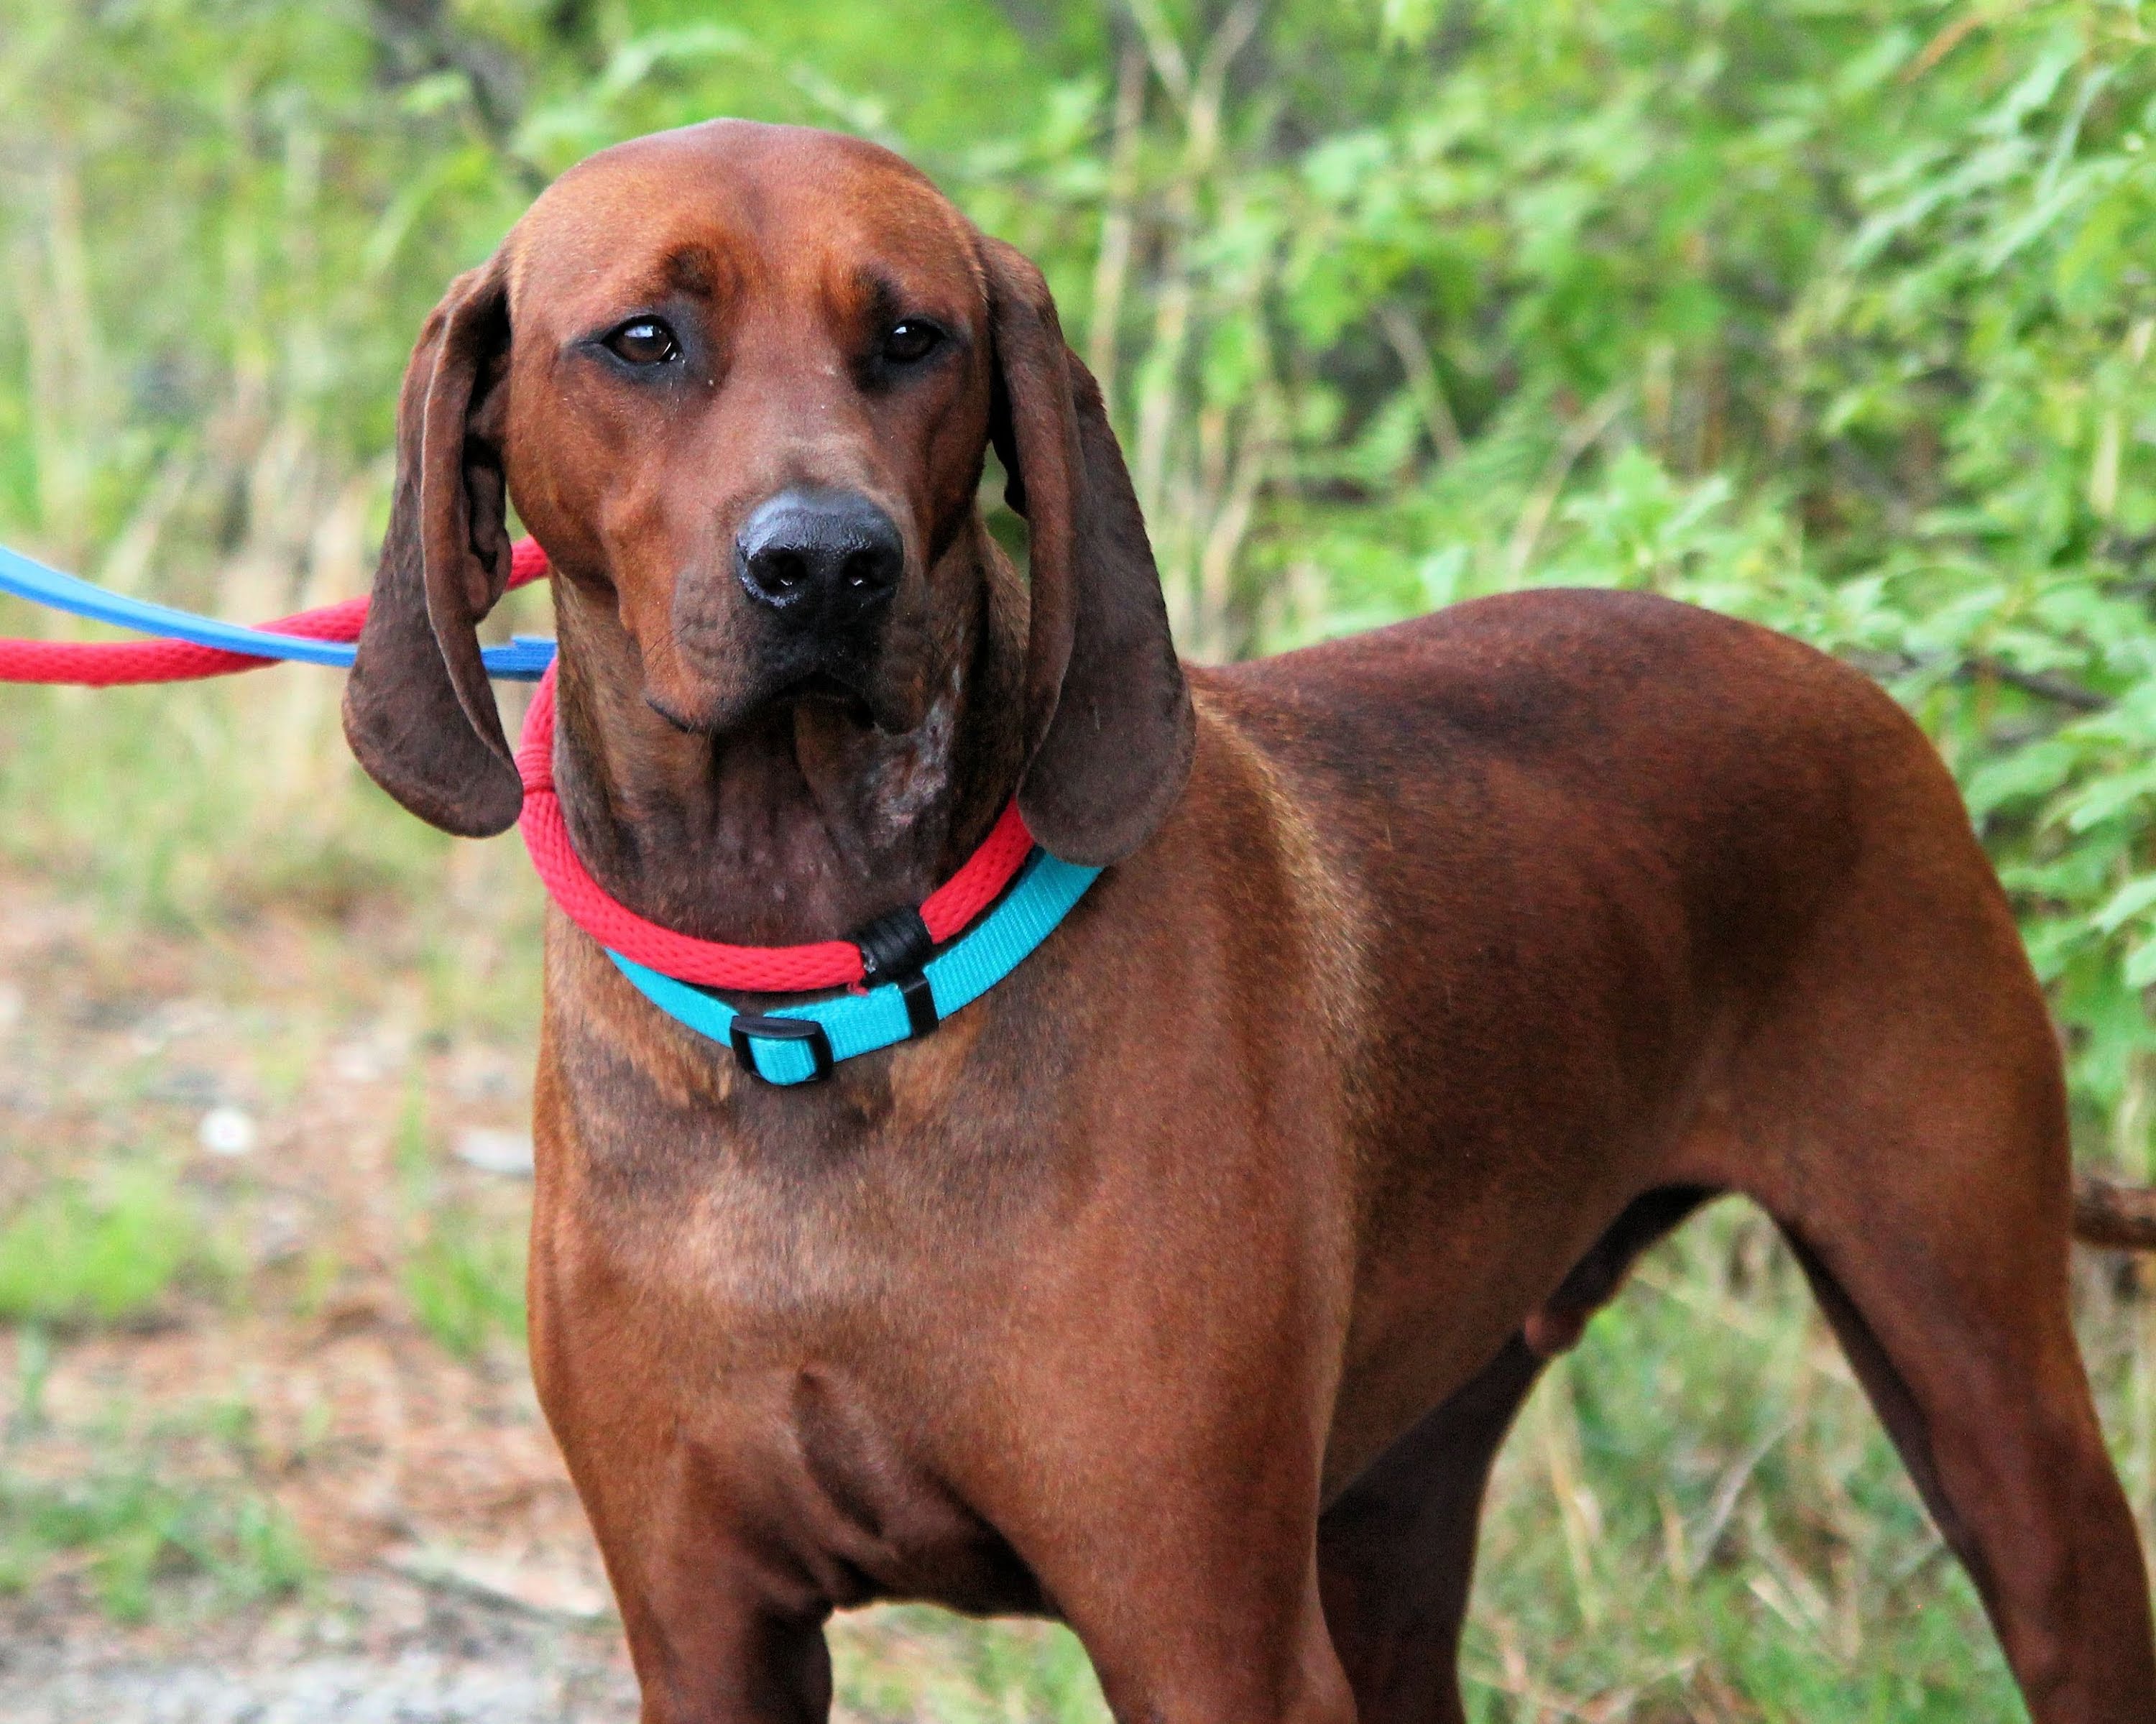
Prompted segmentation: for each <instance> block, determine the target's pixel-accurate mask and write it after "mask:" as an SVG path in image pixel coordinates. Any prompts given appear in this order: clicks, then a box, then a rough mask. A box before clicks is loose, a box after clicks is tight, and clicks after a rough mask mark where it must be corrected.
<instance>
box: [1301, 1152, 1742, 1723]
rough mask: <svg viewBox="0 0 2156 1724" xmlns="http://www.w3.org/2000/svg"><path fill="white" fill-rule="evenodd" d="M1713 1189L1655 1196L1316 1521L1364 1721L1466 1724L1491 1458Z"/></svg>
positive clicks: (1331, 1601)
mask: <svg viewBox="0 0 2156 1724" xmlns="http://www.w3.org/2000/svg"><path fill="white" fill-rule="evenodd" d="M1711 1194H1712V1193H1709V1192H1707V1191H1706V1190H1704V1189H1702V1188H1697V1187H1690V1186H1682V1187H1670V1188H1666V1189H1662V1190H1658V1191H1652V1192H1650V1193H1647V1194H1646V1195H1645V1196H1644V1197H1641V1198H1639V1199H1637V1200H1636V1201H1635V1202H1634V1203H1632V1204H1631V1205H1630V1207H1629V1208H1626V1209H1625V1212H1624V1213H1623V1214H1622V1215H1620V1217H1619V1218H1618V1219H1617V1220H1616V1221H1615V1223H1614V1224H1612V1225H1611V1227H1610V1228H1609V1231H1608V1232H1607V1233H1605V1234H1603V1236H1602V1238H1601V1239H1599V1240H1598V1241H1597V1242H1596V1244H1595V1246H1594V1249H1593V1250H1591V1251H1589V1253H1588V1254H1587V1255H1586V1256H1585V1257H1584V1258H1583V1259H1582V1260H1580V1261H1579V1263H1578V1265H1575V1266H1574V1268H1573V1270H1572V1272H1571V1273H1570V1274H1569V1275H1567V1276H1566V1277H1565V1279H1564V1283H1563V1285H1562V1286H1560V1287H1559V1288H1558V1290H1557V1292H1556V1293H1555V1294H1554V1295H1553V1296H1552V1297H1551V1298H1550V1299H1549V1301H1548V1302H1547V1303H1546V1304H1544V1305H1543V1307H1542V1308H1541V1309H1539V1310H1538V1311H1536V1312H1535V1313H1534V1315H1533V1316H1531V1317H1530V1318H1529V1319H1528V1321H1527V1325H1526V1327H1525V1329H1524V1330H1523V1331H1522V1333H1520V1334H1517V1335H1515V1336H1514V1337H1512V1339H1511V1340H1510V1341H1508V1342H1506V1343H1505V1345H1504V1347H1502V1348H1501V1350H1500V1351H1499V1352H1498V1354H1497V1356H1496V1358H1494V1359H1492V1360H1491V1362H1489V1363H1488V1364H1487V1365H1486V1366H1484V1367H1482V1369H1481V1372H1480V1373H1478V1374H1477V1375H1476V1377H1475V1378H1473V1379H1472V1380H1471V1382H1469V1383H1467V1384H1466V1386H1465V1387H1463V1388H1460V1389H1458V1390H1457V1391H1455V1393H1453V1395H1452V1396H1451V1398H1450V1399H1448V1400H1446V1401H1445V1403H1443V1404H1442V1405H1441V1406H1440V1407H1438V1408H1436V1409H1435V1411H1433V1412H1431V1413H1430V1414H1426V1415H1425V1416H1424V1418H1423V1419H1422V1420H1421V1421H1420V1422H1419V1424H1416V1425H1415V1426H1414V1428H1413V1429H1410V1430H1409V1432H1408V1433H1407V1434H1405V1435H1404V1436H1402V1437H1400V1438H1399V1439H1397V1440H1396V1441H1394V1444H1392V1446H1391V1447H1390V1448H1389V1449H1386V1450H1385V1452H1384V1453H1383V1455H1379V1456H1378V1459H1377V1460H1375V1461H1374V1462H1373V1463H1372V1464H1371V1465H1369V1466H1368V1468H1367V1469H1365V1470H1363V1473H1362V1474H1361V1475H1359V1476H1358V1477H1357V1478H1356V1480H1355V1481H1354V1482H1353V1484H1351V1485H1349V1486H1348V1487H1347V1490H1346V1491H1343V1492H1342V1494H1341V1496H1339V1497H1338V1499H1337V1501H1334V1502H1333V1503H1332V1506H1330V1507H1328V1508H1327V1510H1326V1511H1325V1514H1324V1516H1323V1517H1322V1519H1321V1520H1320V1521H1318V1526H1317V1560H1318V1583H1319V1588H1320V1591H1321V1593H1322V1597H1323V1598H1324V1601H1325V1614H1326V1621H1327V1626H1328V1627H1329V1628H1330V1629H1331V1630H1332V1644H1333V1646H1334V1648H1335V1650H1337V1652H1338V1653H1339V1655H1340V1661H1341V1663H1342V1665H1343V1666H1344V1667H1345V1668H1346V1670H1347V1680H1348V1683H1349V1686H1352V1687H1353V1689H1354V1691H1355V1704H1356V1711H1357V1716H1358V1720H1359V1724H1457V1721H1459V1720H1460V1719H1461V1718H1463V1717H1464V1716H1466V1715H1465V1713H1464V1711H1462V1708H1461V1702H1460V1677H1459V1670H1458V1663H1459V1655H1460V1625H1461V1623H1462V1621H1463V1620H1464V1619H1465V1618H1466V1613H1467V1595H1468V1591H1469V1587H1470V1584H1471V1582H1472V1580H1473V1578H1474V1573H1475V1544H1476V1530H1477V1526H1478V1524H1479V1522H1480V1521H1481V1511H1482V1495H1483V1491H1484V1488H1485V1486H1486V1485H1487V1483H1488V1481H1489V1476H1490V1467H1491V1463H1492V1462H1493V1461H1494V1460H1496V1455H1497V1450H1498V1448H1499V1447H1500V1445H1501V1444H1502V1443H1503V1442H1504V1440H1505V1434H1506V1432H1507V1431H1508V1430H1509V1429H1511V1428H1512V1419H1513V1416H1514V1415H1515V1414H1517V1412H1518V1411H1519V1408H1520V1405H1521V1403H1522V1402H1523V1401H1525V1400H1526V1399H1527V1393H1528V1391H1529V1390H1530V1389H1532V1388H1533V1387H1534V1383H1535V1379H1536V1378H1537V1377H1538V1376H1540V1375H1541V1373H1542V1367H1543V1361H1544V1360H1545V1359H1546V1358H1548V1357H1549V1356H1550V1355H1551V1354H1552V1353H1554V1352H1560V1351H1562V1350H1563V1348H1565V1347H1569V1346H1571V1345H1572V1343H1573V1342H1574V1341H1576V1340H1578V1337H1579V1333H1580V1331H1581V1330H1582V1329H1583V1328H1584V1326H1586V1323H1587V1320H1588V1319H1589V1317H1590V1316H1593V1315H1594V1312H1595V1311H1596V1310H1597V1309H1599V1307H1600V1306H1602V1305H1604V1304H1605V1303H1606V1302H1607V1301H1609V1299H1611V1298H1612V1297H1614V1295H1615V1294H1616V1291H1617V1290H1618V1287H1619V1286H1620V1285H1621V1284H1622V1282H1623V1281H1624V1279H1625V1275H1626V1273H1627V1272H1628V1271H1629V1270H1630V1268H1631V1266H1632V1264H1633V1262H1634V1261H1635V1260H1636V1259H1637V1258H1638V1256H1639V1255H1640V1253H1641V1252H1642V1251H1644V1250H1645V1249H1647V1248H1648V1247H1649V1246H1650V1245H1651V1244H1654V1243H1655V1240H1657V1239H1660V1238H1661V1237H1662V1235H1663V1234H1666V1233H1667V1232H1668V1231H1669V1230H1670V1229H1671V1228H1673V1227H1675V1226H1676V1224H1678V1223H1679V1222H1680V1221H1681V1220H1682V1219H1684V1218H1685V1217H1686V1215H1688V1214H1690V1213H1691V1212H1692V1210H1693V1209H1694V1208H1697V1207H1698V1205H1699V1204H1700V1203H1702V1202H1703V1201H1704V1200H1705V1199H1706V1198H1707V1197H1708V1196H1710V1195H1711Z"/></svg>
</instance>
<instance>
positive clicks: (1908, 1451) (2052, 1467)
mask: <svg viewBox="0 0 2156 1724" xmlns="http://www.w3.org/2000/svg"><path fill="white" fill-rule="evenodd" d="M1785 1231H1786V1232H1788V1233H1789V1235H1790V1238H1791V1241H1792V1244H1794V1247H1795V1249H1796V1251H1797V1255H1798V1258H1799V1261H1800V1262H1801V1263H1802V1264H1803V1265H1804V1271H1805V1274H1806V1275H1808V1276H1809V1279H1810V1280H1811V1283H1812V1285H1813V1288H1814V1290H1815V1292H1816V1293H1817V1295H1818V1296H1819V1300H1820V1305H1821V1306H1822V1307H1823V1309H1824V1310H1825V1313H1826V1316H1827V1318H1828V1321H1830V1323H1831V1324H1832V1326H1833V1327H1834V1330H1835V1334H1836V1336H1837V1337H1839V1338H1840V1342H1841V1344H1842V1347H1843V1350H1844V1351H1845V1352H1846V1353H1847V1354H1848V1356H1849V1359H1850V1362H1851V1365H1852V1367H1854V1368H1855V1370H1856V1374H1857V1377H1858V1379H1859V1380H1860V1381H1861V1383H1863V1385H1864V1388H1865V1390H1866V1393H1867V1394H1868V1395H1869V1396H1870V1397H1871V1403H1872V1405H1873V1406H1874V1407H1875V1408H1876V1409H1877V1411H1878V1413H1879V1416H1880V1419H1881V1422H1882V1423H1884V1424H1885V1425H1886V1429H1887V1431H1888V1433H1889V1434H1891V1435H1892V1438H1893V1439H1894V1443H1895V1446H1896V1447H1897V1449H1899V1450H1900V1452H1901V1455H1902V1459H1903V1460H1904V1462H1905V1463H1906V1464H1907V1466H1908V1469H1909V1471H1910V1474H1911V1475H1912V1478H1913V1479H1914V1480H1915V1482H1916V1484H1917V1490H1918V1491H1919V1493H1920V1494H1921V1495H1922V1497H1923V1499H1924V1501H1925V1503H1926V1504H1927V1506H1928V1507H1929V1508H1930V1510H1931V1511H1932V1516H1933V1520H1934V1521H1936V1522H1937V1523H1938V1527H1939V1530H1940V1532H1941V1533H1942V1534H1943V1536H1944V1537H1945V1539H1946V1541H1947V1542H1948V1545H1949V1546H1950V1547H1952V1548H1953V1551H1954V1552H1955V1554H1956V1555H1958V1557H1960V1558H1961V1560H1962V1562H1963V1566H1964V1567H1966V1568H1968V1570H1969V1574H1970V1576H1971V1578H1973V1579H1974V1581H1975V1583H1976V1586H1977V1590H1978V1592H1979V1593H1980V1594H1981V1595H1982V1597H1983V1599H1984V1606H1985V1609H1987V1611H1988V1612H1989V1614H1990V1617H1991V1619H1992V1623H1993V1624H1994V1627H1995V1628H1996V1629H1997V1630H1998V1633H1999V1639H2000V1642H2001V1644H2003V1645H2004V1647H2005V1651H2006V1656H2007V1661H2008V1663H2009V1665H2010V1666H2011V1667H2012V1669H2013V1671H2014V1674H2015V1678H2016V1679H2017V1680H2018V1681H2019V1682H2020V1686H2021V1690H2022V1692H2023V1694H2024V1696H2025V1697H2026V1699H2027V1701H2028V1703H2029V1709H2030V1716H2031V1717H2032V1718H2033V1719H2034V1720H2035V1724H2128V1721H2132V1724H2152V1721H2156V1658H2152V1654H2151V1650H2150V1639H2151V1634H2150V1621H2149V1605H2148V1578H2147V1576H2146V1573H2145V1572H2144V1570H2143V1564H2142V1556H2141V1549H2140V1545H2139V1542H2138V1537H2137V1535H2136V1532H2135V1529H2134V1525H2133V1517H2132V1516H2131V1514H2130V1512H2129V1511H2128V1507H2127V1502H2126V1497H2125V1494H2124V1492H2123V1491H2121V1489H2120V1488H2119V1484H2118V1480H2117V1475H2115V1474H2114V1473H2113V1471H2112V1466H2111V1460H2110V1457H2109V1455H2107V1452H2106V1450H2105V1448H2104V1443H2103V1434H2102V1430H2101V1429H2099V1428H2098V1426H2097V1415H2096V1408H2095V1405H2094V1403H2093V1402H2092V1399H2091V1398H2090V1395H2089V1388H2088V1383H2087V1378H2086V1376H2085V1375H2084V1373H2083V1371H2082V1362H2081V1357H2080V1354H2079V1352H2078V1351H2077V1349H2076V1345H2075V1342H2074V1336H2073V1331H2072V1329H2071V1326H2070V1324H2069V1322H2068V1321H2067V1311H2066V1287H2065V1275H2064V1265H2063V1263H2062V1262H2061V1263H2046V1264H2044V1265H2041V1270H2042V1272H2041V1273H2040V1275H2039V1274H2023V1275H2015V1274H2013V1273H2012V1272H2011V1265H2013V1264H2014V1261H2015V1259H2016V1258H2019V1259H2020V1260H2021V1262H2022V1264H2023V1265H2025V1267H2027V1268H2030V1269H2033V1268H2035V1265H2030V1264H2029V1263H2028V1259H2029V1258H2030V1255H2032V1254H2031V1251H2030V1247H2031V1245H2032V1244H2033V1243H2034V1242H2033V1241H2032V1240H2031V1239H2030V1237H2029V1234H2030V1229H2025V1228H2018V1227H2016V1226H2015V1224H2013V1223H2012V1221H2011V1220H2010V1219H2005V1218H1999V1217H1995V1216H1992V1217H1987V1216H1985V1215H1984V1214H1981V1213H1970V1212H1969V1211H1968V1210H1964V1211H1963V1213H1960V1214H1958V1215H1946V1216H1924V1215H1920V1214H1915V1213H1909V1212H1907V1211H1903V1212H1901V1213H1896V1214H1893V1215H1892V1216H1889V1215H1887V1214H1885V1213H1881V1214H1880V1215H1878V1216H1876V1217H1875V1218H1874V1219H1873V1222H1872V1223H1871V1227H1870V1229H1868V1234H1869V1236H1868V1237H1856V1238H1852V1237H1851V1236H1850V1235H1848V1234H1839V1233H1837V1234H1834V1235H1833V1236H1832V1237H1831V1238H1830V1239H1828V1238H1820V1237H1815V1236H1807V1234H1805V1233H1804V1231H1803V1230H1801V1229H1797V1228H1793V1227H1787V1226H1785ZM2044 1232H2045V1234H2046V1235H2047V1236H2048V1235H2049V1234H2051V1229H2049V1228H2046V1229H2044ZM2045 1244H2046V1247H2047V1248H2054V1247H2053V1241H2052V1240H2051V1239H2050V1238H2049V1237H2047V1238H2046V1240H2045ZM2062 1246H2063V1217H2061V1228H2060V1239H2059V1241H2058V1244H2057V1247H2056V1248H2055V1249H2061V1255H2062ZM2044 1255H2050V1252H2049V1249H2047V1250H2046V1252H2045V1254H2044Z"/></svg>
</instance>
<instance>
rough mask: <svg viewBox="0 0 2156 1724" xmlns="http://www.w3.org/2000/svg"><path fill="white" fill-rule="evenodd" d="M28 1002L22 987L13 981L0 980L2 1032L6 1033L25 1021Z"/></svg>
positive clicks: (0, 1032)
mask: <svg viewBox="0 0 2156 1724" xmlns="http://www.w3.org/2000/svg"><path fill="white" fill-rule="evenodd" d="M27 1004H28V1002H26V1001H25V1000H24V999H23V990H22V989H21V988H18V987H17V986H16V985H15V984H14V983H12V982H0V1034H6V1033H7V1032H8V1030H11V1029H13V1028H14V1027H15V1026H16V1025H17V1024H20V1023H21V1022H22V1021H23V1011H24V1009H25V1008H26V1007H27Z"/></svg>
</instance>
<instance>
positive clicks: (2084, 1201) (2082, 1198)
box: [2074, 1174, 2156, 1251]
mask: <svg viewBox="0 0 2156 1724" xmlns="http://www.w3.org/2000/svg"><path fill="white" fill-rule="evenodd" d="M2074 1237H2075V1238H2076V1239H2079V1240H2080V1241H2081V1242H2082V1244H2085V1245H2102V1246H2105V1247H2107V1248H2108V1249H2112V1250H2114V1251H2156V1191H2152V1190H2151V1189H2149V1188H2148V1187H2147V1186H2142V1185H2114V1184H2113V1183H2112V1182H2111V1181H2110V1180H2108V1179H2094V1178H2090V1177H2089V1176H2088V1175H2087V1174H2078V1175H2076V1177H2075V1179H2074Z"/></svg>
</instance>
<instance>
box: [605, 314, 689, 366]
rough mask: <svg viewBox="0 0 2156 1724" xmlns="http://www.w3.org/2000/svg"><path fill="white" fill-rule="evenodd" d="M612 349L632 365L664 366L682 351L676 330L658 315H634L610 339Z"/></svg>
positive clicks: (609, 345) (608, 339)
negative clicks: (676, 338)
mask: <svg viewBox="0 0 2156 1724" xmlns="http://www.w3.org/2000/svg"><path fill="white" fill-rule="evenodd" d="M606 345H607V346H608V349H609V350H610V351H612V352H613V353H614V354H615V355H616V356H617V357H619V358H622V359H625V360H627V361H628V362H629V363H630V364H631V365H664V364H665V362H667V361H668V360H670V359H672V358H674V357H676V356H677V355H678V354H679V353H680V351H681V344H680V342H679V341H675V339H674V331H672V330H670V329H669V328H668V327H667V326H666V325H665V323H664V322H663V321H660V319H658V318H656V317H633V318H631V319H630V320H629V321H628V322H627V323H624V325H622V326H621V327H620V328H619V329H618V330H616V331H614V332H613V334H612V335H610V336H608V337H607V338H606Z"/></svg>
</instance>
